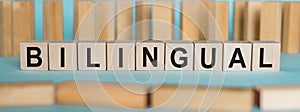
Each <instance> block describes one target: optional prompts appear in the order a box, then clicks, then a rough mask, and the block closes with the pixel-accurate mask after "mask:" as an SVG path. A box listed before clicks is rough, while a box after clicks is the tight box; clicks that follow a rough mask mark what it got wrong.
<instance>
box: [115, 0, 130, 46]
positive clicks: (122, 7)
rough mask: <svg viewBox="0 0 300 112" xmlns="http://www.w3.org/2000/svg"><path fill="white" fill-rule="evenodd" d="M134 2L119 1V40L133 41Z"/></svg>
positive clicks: (127, 0) (128, 0)
mask: <svg viewBox="0 0 300 112" xmlns="http://www.w3.org/2000/svg"><path fill="white" fill-rule="evenodd" d="M132 7H133V1H132V0H118V1H117V15H116V16H117V21H116V22H117V40H132V30H133V26H132V25H133V24H132V20H133V15H132Z"/></svg>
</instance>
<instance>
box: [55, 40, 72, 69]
mask: <svg viewBox="0 0 300 112" xmlns="http://www.w3.org/2000/svg"><path fill="white" fill-rule="evenodd" d="M49 65H50V70H77V43H76V42H74V41H53V42H50V43H49Z"/></svg>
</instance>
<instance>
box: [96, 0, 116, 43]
mask: <svg viewBox="0 0 300 112" xmlns="http://www.w3.org/2000/svg"><path fill="white" fill-rule="evenodd" d="M114 16H115V3H114V1H113V0H103V1H102V0H98V1H96V3H95V25H96V26H95V28H96V31H95V32H96V37H97V39H96V40H115V39H116V35H115V19H114Z"/></svg>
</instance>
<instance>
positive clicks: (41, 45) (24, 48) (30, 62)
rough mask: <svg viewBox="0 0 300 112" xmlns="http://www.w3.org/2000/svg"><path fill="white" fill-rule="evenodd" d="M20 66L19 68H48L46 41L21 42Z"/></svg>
mask: <svg viewBox="0 0 300 112" xmlns="http://www.w3.org/2000/svg"><path fill="white" fill-rule="evenodd" d="M30 49H31V50H30ZM29 50H30V51H29ZM28 53H29V54H28ZM20 66H21V70H48V42H47V41H24V42H21V43H20Z"/></svg>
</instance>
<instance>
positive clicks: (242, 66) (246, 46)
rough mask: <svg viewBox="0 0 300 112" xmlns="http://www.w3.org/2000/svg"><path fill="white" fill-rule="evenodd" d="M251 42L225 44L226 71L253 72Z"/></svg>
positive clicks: (224, 62) (224, 68) (224, 59)
mask: <svg viewBox="0 0 300 112" xmlns="http://www.w3.org/2000/svg"><path fill="white" fill-rule="evenodd" d="M251 52H252V45H251V43H250V42H240V41H238V42H224V55H223V56H224V57H223V70H224V71H250V70H251Z"/></svg>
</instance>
